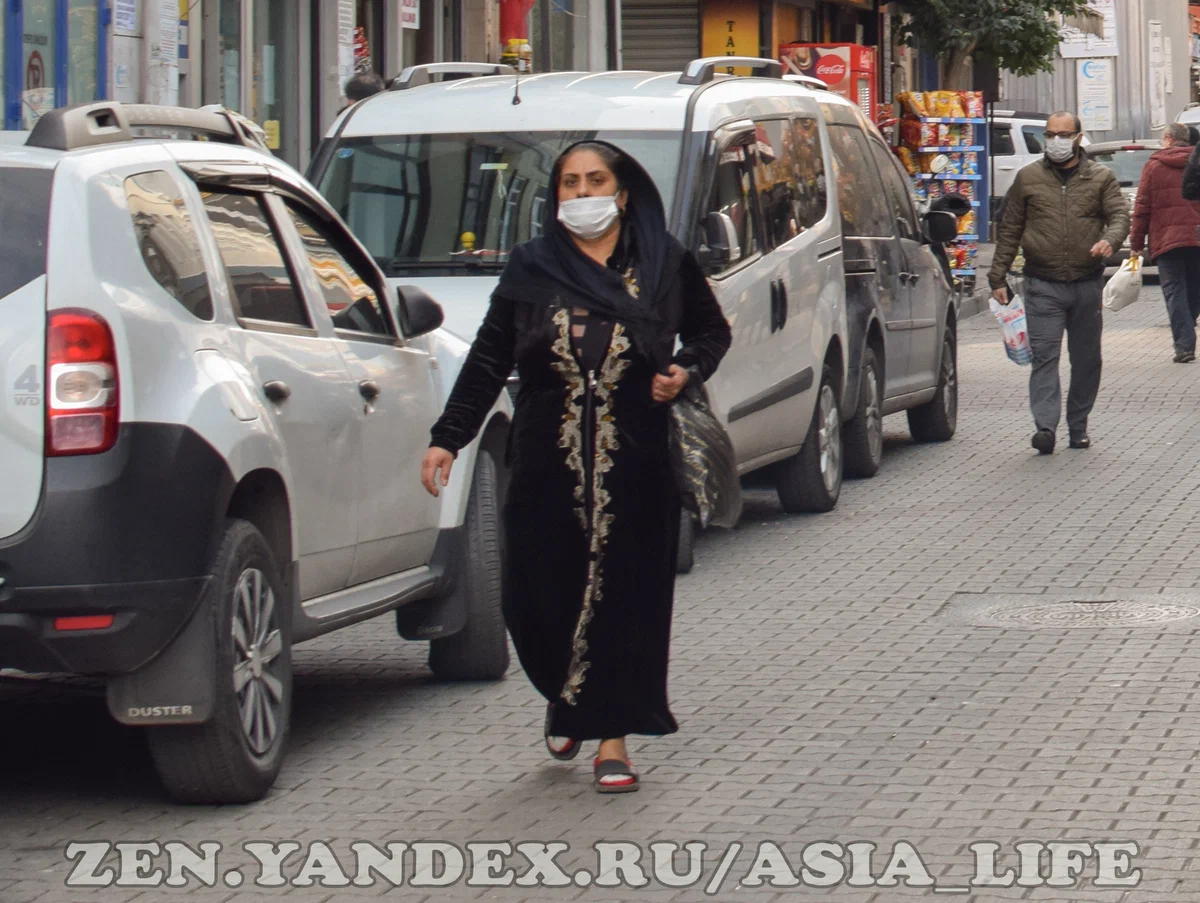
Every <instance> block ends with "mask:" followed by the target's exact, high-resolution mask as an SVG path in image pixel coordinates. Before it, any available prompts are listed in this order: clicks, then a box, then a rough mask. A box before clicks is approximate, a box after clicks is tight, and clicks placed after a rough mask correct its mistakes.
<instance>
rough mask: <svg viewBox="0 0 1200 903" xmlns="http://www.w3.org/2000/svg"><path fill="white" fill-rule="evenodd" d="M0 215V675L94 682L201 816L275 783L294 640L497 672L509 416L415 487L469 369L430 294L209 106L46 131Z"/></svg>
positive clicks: (81, 114)
mask: <svg viewBox="0 0 1200 903" xmlns="http://www.w3.org/2000/svg"><path fill="white" fill-rule="evenodd" d="M135 132H137V133H140V134H143V135H150V136H151V137H149V138H148V139H146V140H134V134H135ZM161 134H166V135H169V136H171V138H172V139H175V138H180V137H184V136H190V137H199V138H203V139H206V140H200V141H183V140H164V139H163V138H161V137H153V136H154V135H161ZM0 196H2V197H3V198H4V203H3V204H0V243H2V244H3V247H4V249H5V253H4V258H3V262H0V307H2V309H3V311H4V315H3V317H0V372H3V373H6V374H8V379H9V380H12V382H10V383H8V384H7V385H6V387H5V388H6V391H5V393H4V399H3V402H2V403H0V470H2V471H3V473H4V475H5V478H4V480H3V481H0V668H16V669H19V670H22V671H27V672H70V673H78V674H87V675H98V676H101V677H104V678H106V679H107V699H108V706H109V710H110V712H111V714H112V715H113V717H114V718H116V719H117V720H118V721H120V722H122V723H124V724H130V725H139V726H147V727H149V742H150V750H151V753H152V755H153V759H154V763H155V765H156V767H157V770H158V773H159V775H160V777H161V778H162V781H163V783H164V785H165V786H166V788H167V790H168V791H169V792H170V793H171V794H172V795H173V796H174V797H175V798H177V799H179V800H182V801H189V802H205V803H228V802H242V801H249V800H253V799H257V798H259V797H261V796H263V795H264V794H265V793H266V792H267V791H268V790H269V788H270V787H271V785H272V783H273V781H274V779H275V776H276V774H277V772H278V771H279V768H280V765H281V763H282V761H283V757H284V752H285V748H286V744H287V738H288V732H289V719H290V707H291V701H292V659H291V648H292V646H293V645H294V644H295V643H299V642H302V641H304V640H308V639H312V638H313V637H316V636H320V635H322V634H325V633H328V632H329V631H333V630H338V629H340V628H342V627H347V626H349V625H351V624H354V623H357V622H359V621H363V620H365V619H367V618H373V617H376V616H378V615H382V614H387V613H390V612H392V611H393V610H395V612H396V619H397V626H398V629H399V631H400V633H401V634H403V635H404V636H405V637H407V638H409V639H421V640H428V641H430V643H431V645H430V665H431V666H432V668H433V671H434V672H435V673H436V674H437V675H439V676H442V677H444V678H451V679H494V678H499V677H501V676H502V675H503V674H504V672H505V670H506V668H507V665H508V647H507V641H506V637H505V632H504V626H503V622H502V619H501V614H500V600H499V589H498V585H497V579H496V573H497V561H498V551H497V550H498V541H499V540H498V537H497V534H496V529H497V528H496V525H495V524H496V518H497V507H498V505H499V502H500V496H501V493H502V490H503V482H504V474H503V471H502V451H503V448H504V446H505V440H506V432H507V429H508V422H509V416H510V411H511V408H510V406H509V404H508V400H507V397H505V398H502V399H500V401H499V402H498V403H497V405H496V407H495V409H494V410H493V412H492V414H491V416H490V420H489V423H488V426H487V427H486V429H485V431H484V432H483V435H482V438H481V439H480V440H479V441H478V442H477V443H476V444H475V445H473V446H471V447H470V448H469V449H465V450H464V452H463V453H461V454H460V455H459V458H458V463H457V464H456V467H455V472H454V477H453V479H452V480H451V482H450V485H449V486H448V487H447V488H446V490H445V491H444V492H443V493H442V495H441V497H440V498H439V499H434V498H433V497H431V496H430V495H429V494H428V493H426V492H425V490H424V489H423V488H422V486H421V484H420V463H421V458H422V453H423V451H424V449H425V446H426V445H427V443H428V430H429V427H430V425H431V424H432V422H433V420H434V418H435V417H436V416H437V414H438V413H439V411H440V409H441V407H442V403H443V399H444V397H445V395H446V393H447V391H448V387H449V385H450V383H452V381H453V379H454V377H455V375H456V373H457V371H458V368H459V366H460V364H461V361H462V359H463V358H464V356H465V351H466V347H467V346H466V344H465V343H464V342H462V341H461V340H459V339H456V338H454V337H453V336H451V335H449V334H447V333H445V332H443V331H441V330H439V329H438V326H439V324H440V323H441V321H442V312H441V310H440V308H439V307H438V305H437V304H436V303H435V302H434V301H432V300H431V299H430V298H429V297H428V296H427V295H426V294H425V293H424V292H422V291H420V290H417V289H412V288H403V289H401V290H400V291H399V292H397V291H396V290H395V289H393V288H390V287H389V285H388V283H387V282H386V280H385V279H384V277H383V274H382V273H381V272H380V271H379V269H378V267H377V266H376V264H375V262H374V261H373V260H372V259H371V257H370V255H369V254H367V253H366V251H365V250H364V249H363V247H362V246H361V245H360V244H359V243H358V242H357V241H356V240H355V238H354V237H353V235H352V234H351V233H350V232H349V231H348V230H347V228H346V227H345V224H344V223H342V222H341V220H339V219H338V217H337V214H336V213H335V212H334V211H333V210H332V208H330V207H329V205H328V204H327V203H326V202H325V201H324V199H323V198H322V197H321V196H320V195H319V194H318V193H317V192H316V191H315V190H314V189H313V188H312V186H311V185H309V184H308V183H307V182H306V181H305V180H304V179H303V178H302V177H301V176H300V175H299V174H298V173H296V172H295V171H294V170H292V169H291V168H290V167H288V166H287V165H286V164H284V163H282V162H280V161H278V160H276V159H275V158H274V157H273V156H272V155H270V154H269V153H268V152H266V150H265V148H264V147H263V146H262V145H261V144H260V143H259V142H258V138H257V137H256V136H255V135H254V134H252V133H251V132H250V131H247V130H245V129H244V128H243V127H242V126H241V125H240V124H239V122H238V120H237V119H236V118H234V117H229V116H226V115H224V114H221V113H217V112H202V111H194V110H179V109H171V108H159V107H141V106H133V107H123V106H122V105H120V104H115V103H94V104H86V105H82V106H77V107H72V108H68V109H62V110H56V111H54V112H53V113H48V114H46V115H45V116H43V117H42V118H41V120H40V121H39V122H38V123H37V125H36V127H35V128H34V129H33V131H32V133H31V135H30V137H29V140H28V143H27V144H26V145H25V146H23V147H3V148H0ZM31 742H36V738H32V739H31Z"/></svg>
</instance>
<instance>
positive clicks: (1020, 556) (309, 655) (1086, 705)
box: [0, 288, 1200, 903]
mask: <svg viewBox="0 0 1200 903" xmlns="http://www.w3.org/2000/svg"><path fill="white" fill-rule="evenodd" d="M1170 344H1171V343H1170V334H1169V332H1168V330H1167V328H1166V315H1165V312H1164V310H1163V306H1162V301H1161V294H1160V293H1159V291H1158V289H1157V288H1147V289H1146V290H1145V300H1144V303H1142V304H1139V305H1137V306H1135V307H1132V308H1130V309H1128V310H1126V311H1122V312H1121V313H1119V314H1115V315H1110V316H1109V317H1108V327H1107V330H1106V333H1105V350H1106V357H1105V375H1104V385H1103V389H1102V395H1101V400H1100V403H1099V405H1098V407H1097V410H1096V411H1095V413H1094V415H1093V419H1092V425H1091V426H1092V437H1093V440H1094V446H1093V448H1092V449H1091V450H1089V451H1085V452H1078V451H1070V450H1067V449H1066V448H1065V447H1063V448H1062V450H1060V451H1059V452H1058V453H1057V454H1055V455H1054V456H1053V457H1051V458H1039V457H1037V456H1036V455H1035V454H1034V453H1033V451H1032V450H1031V449H1030V448H1029V436H1030V433H1031V431H1032V426H1031V423H1030V418H1029V415H1028V413H1027V410H1026V406H1025V390H1024V380H1025V378H1026V377H1027V374H1028V370H1026V369H1019V368H1017V367H1015V366H1013V365H1011V364H1010V363H1008V362H1007V360H1006V359H1005V358H1004V355H1003V352H1002V349H1001V345H1000V341H999V337H998V333H997V331H996V329H995V326H994V321H992V320H991V318H990V317H989V316H987V315H984V316H980V317H976V318H973V319H972V320H970V321H967V322H966V323H964V324H963V326H962V328H961V347H960V365H961V372H962V403H961V415H960V421H959V432H958V436H957V437H956V438H955V439H954V440H953V441H952V442H950V443H948V444H945V445H928V446H916V445H913V444H911V442H910V440H909V438H908V433H907V430H906V428H905V421H904V418H903V417H896V418H891V419H889V420H888V421H887V425H888V452H887V457H886V460H885V462H884V467H883V470H882V471H881V473H880V474H879V475H878V476H877V477H876V478H875V479H873V480H870V481H865V482H858V483H851V484H847V486H846V489H845V491H844V494H843V496H842V499H841V503H840V505H839V506H838V508H837V509H836V511H835V512H833V513H831V514H828V515H822V516H813V517H791V516H786V515H784V514H783V513H782V512H781V511H780V509H779V507H778V505H777V504H776V502H775V500H774V498H773V496H772V495H770V494H769V493H767V492H761V491H755V492H752V493H751V494H750V496H749V504H748V510H747V513H746V516H745V518H744V521H743V523H742V524H741V525H740V526H739V528H738V529H737V530H736V531H734V532H732V533H713V534H710V535H706V536H704V537H703V538H702V539H701V544H700V548H699V563H698V565H697V568H696V570H695V571H694V572H693V573H692V574H691V575H689V576H687V577H683V578H681V579H680V581H679V584H678V592H677V600H676V622H675V624H676V630H675V640H674V646H673V659H672V684H671V690H672V701H673V708H674V711H675V713H676V715H677V717H678V719H679V721H680V725H681V730H680V732H679V733H678V734H676V735H674V736H672V737H669V738H664V739H660V740H641V741H635V742H634V743H633V744H632V747H631V748H632V752H633V755H634V757H635V760H636V761H637V763H638V765H639V766H640V769H641V771H642V774H643V778H644V782H645V786H644V787H643V788H642V790H641V792H639V793H637V794H632V795H626V796H613V797H599V796H597V795H596V794H595V793H594V792H593V791H592V789H591V786H590V782H589V779H590V773H589V768H588V763H589V761H590V756H591V754H592V750H591V749H589V750H587V751H586V752H585V754H584V755H583V756H581V757H580V759H579V760H577V761H576V762H575V763H566V764H564V763H557V762H552V761H550V760H549V759H548V757H547V756H545V754H544V753H543V751H542V750H541V747H540V735H539V734H540V729H541V721H542V714H543V707H542V704H540V703H539V701H538V699H537V698H536V696H535V694H534V692H533V691H532V689H531V688H530V687H529V685H528V683H527V682H526V680H525V679H524V677H523V676H522V675H521V674H520V673H519V672H518V671H517V670H515V669H514V670H513V671H512V672H511V673H510V674H509V676H508V679H507V680H505V681H503V682H500V683H495V684H484V685H439V684H436V683H433V682H431V680H430V678H429V674H428V671H427V670H426V667H425V663H424V649H423V648H422V647H421V646H420V645H417V644H405V643H404V642H402V641H401V640H399V639H398V638H397V637H396V635H395V633H394V630H393V629H392V626H391V623H390V622H389V621H387V620H380V621H377V622H375V623H371V624H368V625H364V626H361V627H359V628H356V629H352V630H349V631H345V632H342V633H338V634H336V635H333V636H330V637H327V638H325V639H324V640H320V641H317V642H314V643H312V644H310V645H307V646H304V647H301V649H300V650H299V651H298V653H297V668H298V681H297V683H298V686H297V701H296V712H295V729H294V741H293V744H292V750H291V754H290V758H289V759H288V762H287V765H286V766H285V768H284V771H283V774H282V776H281V778H280V780H279V783H278V786H277V788H276V789H275V791H274V792H273V793H272V795H271V796H270V797H269V798H268V799H267V800H265V801H263V802H261V803H259V804H257V805H251V806H243V807H226V808H184V807H175V806H173V805H170V804H169V803H167V802H166V801H165V800H164V799H163V797H162V795H161V793H160V791H159V789H158V787H157V785H156V783H155V779H154V777H153V775H152V773H151V768H150V762H149V758H148V755H147V752H146V749H145V746H144V742H143V738H142V737H141V735H140V734H139V733H138V732H137V731H136V730H132V729H127V728H121V727H118V726H116V725H114V724H112V723H110V722H109V720H108V718H107V716H106V714H105V712H104V709H103V703H102V700H101V698H100V697H99V695H98V694H97V693H96V691H95V690H94V689H90V688H88V687H87V686H72V685H62V684H54V683H49V684H48V683H45V682H30V681H28V680H7V681H0V719H2V720H0V725H2V726H3V735H2V736H3V742H2V747H3V751H2V752H0V770H2V775H3V776H2V777H0V785H2V789H0V901H3V903H25V901H31V900H41V901H54V903H57V901H77V900H78V901H89V903H90V901H97V903H108V901H118V900H119V901H132V900H138V901H142V900H151V899H155V900H156V899H159V898H160V897H162V896H163V895H164V894H167V893H170V894H174V895H177V896H178V895H184V896H187V897H189V898H195V899H198V900H205V901H208V900H213V901H217V900H235V899H236V900H274V899H279V898H286V899H288V900H305V901H308V900H314V901H315V900H342V899H347V898H356V897H375V896H378V895H379V894H381V893H384V892H385V891H388V890H389V887H388V885H387V884H385V883H382V882H381V883H379V884H377V885H376V886H374V887H371V888H363V889H359V888H333V887H321V886H319V885H318V886H314V887H289V888H280V889H270V888H259V887H256V886H253V885H252V884H247V886H245V887H243V888H241V889H239V890H236V891H234V890H230V889H229V888H228V887H225V886H224V885H223V884H220V883H219V884H218V885H217V886H216V887H212V888H207V887H191V888H189V889H188V890H186V891H184V890H168V889H166V888H160V889H155V888H149V889H140V888H136V887H126V888H116V887H110V888H105V889H96V890H71V891H68V890H65V889H64V887H63V881H64V879H65V877H66V875H67V874H68V865H67V863H66V861H65V858H64V848H65V845H66V844H67V843H68V842H69V841H70V840H72V839H74V840H84V839H92V840H94V839H106V840H110V841H121V840H126V841H129V840H151V839H156V840H159V841H167V840H178V841H183V842H186V843H189V844H192V845H196V844H198V843H199V842H201V841H203V840H213V841H219V842H221V843H222V844H224V845H225V847H226V848H227V851H228V852H227V854H226V855H227V856H228V857H229V858H228V859H226V860H222V873H223V872H224V866H225V865H230V866H233V865H248V864H249V862H250V860H249V857H248V856H246V855H245V854H244V853H243V852H242V851H241V849H240V848H241V844H242V843H243V842H245V841H247V840H266V841H282V840H295V841H299V842H301V843H308V842H311V841H316V840H322V841H326V842H328V843H329V844H330V845H331V846H332V848H333V849H334V850H335V851H336V852H337V853H338V854H339V855H340V856H341V857H342V862H343V867H344V868H345V869H346V870H347V871H348V872H349V873H350V874H351V875H353V874H354V868H353V864H352V861H351V860H350V857H349V856H348V852H349V848H350V844H351V843H352V842H353V841H356V840H367V841H372V842H374V843H377V844H381V845H382V844H383V843H385V842H387V841H396V840H402V841H413V840H442V841H449V842H453V843H458V844H462V843H465V842H467V841H492V840H506V839H507V840H514V841H520V840H535V841H551V840H562V841H565V842H567V843H569V844H570V845H571V850H570V852H569V853H568V854H564V856H562V857H560V861H561V863H562V864H563V865H564V866H565V867H568V871H569V872H573V871H574V869H575V868H582V867H586V866H588V865H589V864H591V863H594V857H591V856H589V850H588V847H589V845H590V844H592V843H593V842H595V841H598V840H627V841H634V842H639V843H648V842H652V841H676V842H680V843H682V842H686V841H694V840H701V841H706V842H708V843H709V844H710V845H711V849H710V852H709V853H708V854H707V855H706V857H705V867H706V871H705V877H704V879H703V881H702V883H701V884H699V885H696V886H693V887H690V888H687V889H676V888H670V887H664V886H663V885H661V884H657V883H651V885H650V886H648V887H646V888H644V889H641V890H636V891H635V890H632V889H622V888H603V887H597V886H592V887H587V888H580V887H574V886H568V887H565V888H554V889H551V888H533V889H530V888H520V887H508V888H491V887H489V888H478V887H477V888H469V887H465V886H463V885H461V884H460V885H458V886H455V887H449V888H411V887H405V888H401V889H393V890H392V891H391V892H392V893H393V894H396V895H399V896H398V898H399V899H404V900H407V901H425V900H428V901H441V900H476V899H487V900H492V899H496V900H533V899H536V900H568V899H581V900H594V901H625V900H633V899H637V900H639V901H642V900H646V901H667V900H670V901H693V900H702V899H722V900H724V899H734V898H736V899H740V900H764V901H767V900H777V899H778V900H783V899H803V898H805V897H812V898H818V897H819V898H823V899H832V900H836V901H839V903H840V901H847V903H859V901H862V903H867V901H873V903H882V901H893V900H899V899H919V898H924V899H931V898H933V894H932V891H931V890H930V889H928V888H926V889H913V888H906V887H903V886H901V887H893V888H886V889H880V888H874V889H868V888H861V887H860V888H853V887H841V888H837V889H833V890H829V889H824V890H822V889H817V888H811V887H808V886H801V887H793V888H786V889H785V888H772V887H770V886H762V887H757V888H740V889H736V891H735V890H734V888H733V885H734V884H735V883H736V879H737V878H738V877H740V876H741V875H744V874H745V873H746V872H747V871H748V870H749V867H750V864H751V859H750V858H747V857H748V855H749V850H750V848H753V847H754V845H756V844H757V843H758V842H759V841H763V840H774V841H777V842H778V843H779V844H780V846H781V848H782V849H783V850H784V851H785V852H786V853H787V854H788V855H789V857H791V858H792V860H793V864H794V865H796V866H798V865H799V864H800V851H801V849H802V848H803V847H804V845H805V844H808V843H810V842H813V841H819V840H831V841H837V842H841V843H844V844H845V843H851V842H855V841H869V842H873V843H875V844H877V845H878V846H879V848H880V852H879V853H877V855H876V860H875V865H874V873H875V874H876V875H878V874H879V873H880V872H881V871H882V869H883V866H884V864H885V862H886V859H887V855H886V854H887V853H888V852H889V851H890V850H891V849H892V846H893V844H895V843H896V842H898V841H901V840H905V841H909V842H911V843H912V844H914V845H915V846H916V848H917V849H918V850H919V851H920V853H921V855H922V857H923V860H924V862H925V864H926V865H927V866H928V868H929V870H930V872H931V873H932V874H933V875H934V876H935V877H936V878H937V879H938V881H939V882H940V883H942V884H952V885H962V884H964V883H965V881H966V880H967V878H968V877H969V874H970V862H971V860H970V854H969V852H968V850H967V845H968V844H970V843H973V842H976V841H984V840H992V841H996V842H998V843H1000V844H1002V845H1003V846H1004V848H1005V849H1007V850H1009V851H1010V852H1008V853H1006V854H1003V855H1002V856H1001V861H1002V863H1003V864H1009V865H1011V864H1015V861H1016V860H1015V856H1014V854H1013V853H1012V852H1011V850H1012V848H1013V845H1015V844H1016V843H1018V842H1021V841H1093V842H1096V841H1136V842H1137V843H1138V844H1139V846H1140V850H1141V852H1140V854H1139V855H1137V856H1136V857H1134V862H1133V864H1134V865H1135V866H1137V867H1139V868H1141V869H1142V883H1141V885H1140V887H1138V888H1136V889H1132V890H1130V889H1125V890H1100V889H1098V888H1096V887H1094V886H1093V885H1092V884H1091V882H1090V879H1089V880H1085V881H1082V882H1081V883H1080V884H1079V885H1078V886H1076V887H1073V888H1046V887H1040V888H1032V887H1030V888H1026V887H1010V888H989V889H981V890H979V891H978V892H976V893H974V894H973V895H972V896H971V897H970V899H972V900H987V901H1009V900H1054V901H1075V903H1091V901H1109V900H1112V901H1146V903H1168V901H1195V900H1197V899H1200V877H1198V876H1197V875H1196V873H1195V869H1196V868H1197V852H1196V850H1197V846H1198V845H1200V831H1198V830H1197V824H1196V823H1197V817H1198V816H1200V774H1198V773H1197V772H1196V770H1195V769H1196V763H1197V753H1196V747H1197V743H1198V741H1200V728H1198V727H1197V723H1196V713H1197V707H1198V706H1200V697H1198V696H1197V687H1198V679H1197V674H1196V672H1197V664H1198V662H1200V655H1197V654H1196V653H1195V651H1194V650H1193V649H1192V646H1191V644H1192V637H1193V631H1194V630H1195V628H1196V625H1198V624H1200V618H1195V617H1193V618H1191V619H1190V620H1188V619H1187V617H1186V616H1190V615H1194V614H1196V608H1197V607H1198V606H1200V595H1195V593H1196V584H1197V581H1198V579H1200V560H1198V559H1197V558H1195V557H1193V556H1194V553H1195V543H1196V540H1195V537H1196V536H1197V535H1198V534H1200V506H1197V504H1196V502H1195V498H1196V495H1195V493H1196V492H1197V489H1200V469H1198V468H1197V464H1198V463H1200V451H1198V449H1200V446H1198V444H1197V439H1198V438H1200V421H1198V418H1197V414H1196V407H1197V405H1196V397H1197V394H1198V393H1197V387H1198V386H1200V364H1198V365H1196V366H1193V367H1188V366H1180V365H1175V364H1172V363H1171V362H1170V355H1171V347H1170ZM1063 445H1064V446H1065V443H1063ZM1146 597H1153V598H1149V599H1147V598H1146ZM1072 599H1073V600H1077V601H1069V600H1072ZM1097 600H1109V601H1120V600H1128V601H1130V602H1131V603H1139V604H1130V605H1127V606H1120V605H1099V606H1097V605H1095V604H1086V603H1088V602H1092V603H1094V602H1096V601H1097ZM1033 603H1039V604H1041V603H1044V605H1042V607H1041V608H1039V607H1038V606H1037V605H1034V604H1033ZM1081 603H1083V604H1081ZM1149 603H1157V604H1149ZM1155 618H1158V619H1159V620H1155ZM1172 618H1174V620H1171V619H1172ZM1180 618H1182V620H1181V619H1180ZM1110 621H1111V622H1113V626H1105V625H1106V622H1110ZM983 624H990V625H992V626H981V625H983ZM735 840H736V841H741V842H743V843H745V844H746V845H747V848H748V849H747V851H746V852H745V853H744V854H743V858H741V859H739V860H738V862H737V863H736V864H735V867H734V869H733V871H732V872H731V877H730V879H729V880H727V881H726V883H725V885H724V887H723V890H721V891H720V892H719V893H717V894H716V895H715V897H706V896H705V894H704V883H703V882H706V881H707V880H708V876H709V875H710V874H711V873H712V871H713V867H714V866H715V863H716V861H717V860H718V859H719V858H720V855H721V852H722V850H723V849H724V846H725V844H727V843H728V842H730V841H735ZM517 862H518V864H519V863H523V860H517ZM517 870H518V872H520V871H522V870H523V866H522V867H519V868H518V869H517ZM294 871H295V867H294V866H293V868H292V870H291V871H290V872H289V874H294ZM1094 873H1095V864H1094V860H1091V861H1089V865H1088V870H1087V872H1086V874H1087V875H1093V874H1094ZM253 874H255V873H251V876H253ZM939 896H941V895H940V894H939ZM957 899H968V898H967V897H966V896H959V897H957Z"/></svg>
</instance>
